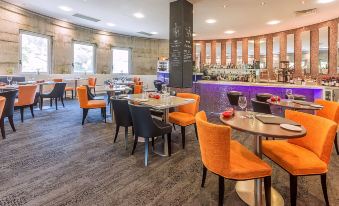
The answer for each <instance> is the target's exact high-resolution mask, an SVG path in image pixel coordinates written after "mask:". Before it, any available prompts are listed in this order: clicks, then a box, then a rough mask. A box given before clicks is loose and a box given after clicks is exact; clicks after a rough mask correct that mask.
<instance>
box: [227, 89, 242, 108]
mask: <svg viewBox="0 0 339 206" xmlns="http://www.w3.org/2000/svg"><path fill="white" fill-rule="evenodd" d="M241 96H243V94H242V92H238V91H229V92H227V98H228V101H229V102H230V104H231V105H232V106H233V107H236V106H238V101H239V97H241Z"/></svg>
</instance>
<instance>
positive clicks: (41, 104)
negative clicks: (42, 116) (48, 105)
mask: <svg viewBox="0 0 339 206" xmlns="http://www.w3.org/2000/svg"><path fill="white" fill-rule="evenodd" d="M43 104H44V98H42V97H40V105H39V106H40V110H42V106H43Z"/></svg>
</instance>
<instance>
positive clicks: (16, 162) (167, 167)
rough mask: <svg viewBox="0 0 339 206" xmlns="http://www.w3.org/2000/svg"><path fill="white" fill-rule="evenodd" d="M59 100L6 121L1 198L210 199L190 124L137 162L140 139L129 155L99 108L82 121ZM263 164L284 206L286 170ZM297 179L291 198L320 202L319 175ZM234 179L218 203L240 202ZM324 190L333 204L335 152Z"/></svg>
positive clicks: (25, 201) (75, 201) (337, 190)
mask: <svg viewBox="0 0 339 206" xmlns="http://www.w3.org/2000/svg"><path fill="white" fill-rule="evenodd" d="M65 104H66V107H65V108H60V109H59V110H58V111H56V110H55V109H54V108H46V109H44V110H43V111H39V110H38V111H35V115H36V117H35V118H34V119H33V118H32V117H31V116H30V113H29V111H27V112H26V114H25V122H24V123H21V122H20V121H19V116H20V115H19V113H18V112H17V113H16V114H15V117H16V118H15V123H16V127H17V132H15V133H13V132H12V131H11V130H10V127H9V125H8V123H7V122H6V124H5V126H6V132H7V139H6V140H0V167H1V168H0V205H10V206H14V205H46V206H48V205H86V206H88V205H217V200H218V183H217V177H216V176H215V175H214V174H211V173H208V175H207V181H206V187H205V188H203V189H202V188H200V181H201V161H200V154H199V146H198V143H197V141H196V139H195V135H194V132H193V131H194V129H193V128H189V129H188V131H187V140H186V141H187V142H186V147H187V148H186V149H185V150H180V151H179V152H178V153H176V154H175V155H173V156H172V157H170V158H168V157H160V156H158V155H155V154H151V155H150V162H149V166H148V167H144V165H143V160H144V159H143V158H144V156H143V155H144V146H143V144H142V143H139V144H138V146H137V150H136V153H135V155H134V156H131V155H130V151H131V146H132V141H133V139H132V134H131V133H132V132H131V131H129V132H130V139H129V145H128V146H129V147H128V150H125V147H124V134H123V131H121V133H120V134H119V137H118V141H117V143H115V144H113V133H114V132H113V131H115V127H114V126H113V125H112V124H110V123H107V124H105V123H103V122H102V120H101V118H100V111H99V110H98V111H95V110H93V111H92V110H91V111H90V112H89V117H88V121H87V122H86V124H85V125H84V126H82V125H81V115H82V113H81V110H80V109H79V107H78V104H77V102H76V101H72V100H68V101H66V103H65ZM211 119H212V120H213V121H215V122H218V120H217V118H213V117H212V118H211ZM179 135H180V133H179V129H177V130H176V131H174V134H173V136H174V137H176V136H179ZM233 137H234V139H237V140H239V141H240V142H241V143H243V144H244V145H246V146H247V147H249V148H251V145H252V144H253V138H251V137H250V136H248V135H246V134H243V133H239V132H234V134H233ZM174 139H175V138H174ZM265 161H268V160H267V159H265ZM268 162H269V161H268ZM269 163H270V165H272V166H273V170H274V172H273V177H272V178H273V179H272V184H273V186H274V187H275V188H276V189H277V190H278V191H279V192H280V193H281V194H282V195H283V198H284V200H285V205H289V176H288V174H287V173H286V172H285V171H284V170H282V169H281V168H279V167H277V166H276V165H274V164H273V163H272V162H269ZM298 184H299V185H298V186H299V188H298V189H299V190H298V205H324V200H323V196H322V191H321V185H320V177H319V176H313V177H302V178H299V182H298ZM234 185H235V182H233V181H225V190H226V191H225V205H237V206H238V205H240V206H241V205H246V204H244V203H243V202H242V201H241V200H240V199H239V197H238V196H237V194H236V192H235V190H234ZM328 190H329V196H330V202H331V205H339V156H337V155H335V153H334V152H333V154H332V160H331V166H330V171H329V173H328Z"/></svg>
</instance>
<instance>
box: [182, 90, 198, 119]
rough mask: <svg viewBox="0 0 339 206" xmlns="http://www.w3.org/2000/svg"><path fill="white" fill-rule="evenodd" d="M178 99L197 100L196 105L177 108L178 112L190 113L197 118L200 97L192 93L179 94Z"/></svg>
mask: <svg viewBox="0 0 339 206" xmlns="http://www.w3.org/2000/svg"><path fill="white" fill-rule="evenodd" d="M177 97H181V98H186V99H194V100H195V102H194V103H191V104H186V105H182V106H179V107H178V108H177V111H178V112H183V113H188V114H191V115H193V116H195V114H196V113H197V112H198V111H199V105H200V96H199V95H197V94H192V93H177Z"/></svg>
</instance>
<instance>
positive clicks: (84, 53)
mask: <svg viewBox="0 0 339 206" xmlns="http://www.w3.org/2000/svg"><path fill="white" fill-rule="evenodd" d="M73 46H74V60H73V61H74V62H73V69H74V70H73V71H74V73H94V61H95V58H94V57H95V55H94V52H95V49H94V45H93V44H86V43H77V42H75V43H74V44H73Z"/></svg>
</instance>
